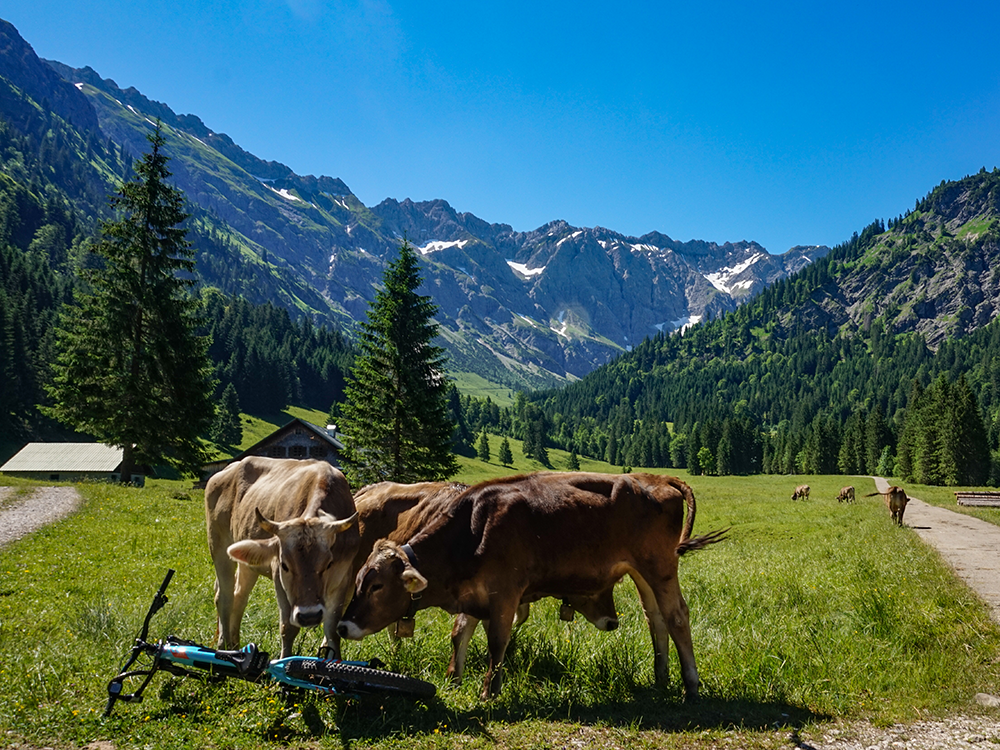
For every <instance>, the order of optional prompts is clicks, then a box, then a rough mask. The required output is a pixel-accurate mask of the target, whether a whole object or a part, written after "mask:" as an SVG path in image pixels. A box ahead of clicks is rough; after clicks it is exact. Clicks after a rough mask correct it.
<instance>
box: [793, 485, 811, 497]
mask: <svg viewBox="0 0 1000 750" xmlns="http://www.w3.org/2000/svg"><path fill="white" fill-rule="evenodd" d="M808 499H809V485H808V484H800V485H799V486H798V487H796V488H795V491H794V492H793V493H792V500H808Z"/></svg>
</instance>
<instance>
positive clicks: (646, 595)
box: [631, 573, 670, 685]
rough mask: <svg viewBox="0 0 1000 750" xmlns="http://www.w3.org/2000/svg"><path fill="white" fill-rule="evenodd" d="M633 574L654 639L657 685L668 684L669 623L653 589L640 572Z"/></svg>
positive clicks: (654, 668)
mask: <svg viewBox="0 0 1000 750" xmlns="http://www.w3.org/2000/svg"><path fill="white" fill-rule="evenodd" d="M631 576H632V580H633V581H635V587H636V589H638V590H639V599H640V600H641V601H642V611H643V614H645V615H646V624H647V625H649V636H650V638H651V639H652V641H653V678H654V680H655V682H656V684H657V685H667V684H669V682H670V651H669V644H670V635H669V631H668V630H667V623H666V622H664V620H663V615H662V614H661V613H660V606H659V604H658V603H657V600H656V594H654V593H653V589H651V588H650V587H649V584H647V583H646V580H645V579H644V578H643V577H642V576H641V575H639V574H638V573H632V574H631Z"/></svg>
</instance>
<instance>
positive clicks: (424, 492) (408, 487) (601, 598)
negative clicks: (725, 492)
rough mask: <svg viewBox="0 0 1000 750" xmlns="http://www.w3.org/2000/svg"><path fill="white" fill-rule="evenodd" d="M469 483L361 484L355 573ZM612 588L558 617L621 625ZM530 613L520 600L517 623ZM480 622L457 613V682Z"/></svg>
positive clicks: (580, 598)
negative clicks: (378, 547) (382, 544)
mask: <svg viewBox="0 0 1000 750" xmlns="http://www.w3.org/2000/svg"><path fill="white" fill-rule="evenodd" d="M468 488H469V487H468V485H465V484H458V483H455V482H418V483H416V484H400V483H398V482H379V483H377V484H370V485H367V486H365V487H362V488H361V489H360V490H358V491H357V492H356V493H354V504H355V506H356V507H357V510H358V529H359V531H360V532H361V543H360V545H359V547H358V553H357V555H356V556H355V564H354V572H355V574H356V573H357V572H358V571H359V570H360V569H361V567H362V566H363V565H364V563H365V561H366V560H367V559H368V555H369V554H370V553H371V551H372V548H373V547H374V545H375V543H376V542H377V541H378V540H379V539H386V538H387V539H389V540H391V541H394V542H398V543H402V542H405V541H406V540H407V539H409V538H410V537H412V536H413V535H414V534H416V533H417V531H419V530H420V528H421V526H422V524H424V523H426V522H427V521H428V520H429V518H433V514H436V513H442V512H447V508H448V505H449V500H454V499H455V498H457V497H458V496H459V495H461V494H462V492H464V491H465V490H467V489H468ZM419 503H425V506H424V509H425V510H426V509H427V508H430V509H432V510H433V513H431V514H428V513H427V512H421V511H418V510H417V509H416V506H417V505H418V504H419ZM613 588H614V587H613V585H612V586H611V587H609V588H608V589H607V590H606V591H601V592H599V593H598V594H596V595H593V596H584V595H576V596H573V595H570V596H567V597H565V598H564V599H563V606H562V608H561V611H560V617H561V618H562V619H564V620H572V619H573V615H574V613H575V612H579V613H580V614H582V615H583V616H584V617H585V618H587V620H588V621H589V622H591V623H592V624H593V625H594V627H596V628H597V629H598V630H614V629H615V628H617V627H618V613H617V612H616V611H615V600H614V592H613ZM538 598H540V597H538ZM536 600H537V598H536ZM529 614H530V603H529V602H527V601H524V602H521V604H520V606H519V607H518V608H517V613H516V615H515V618H514V625H515V626H517V625H520V624H522V623H523V622H524V621H525V620H527V619H528V615H529ZM478 622H479V620H477V619H476V618H474V617H470V616H469V615H465V614H461V613H460V614H458V615H456V617H455V625H454V627H453V628H452V633H451V640H452V655H451V661H450V662H449V664H448V677H449V678H450V679H451V680H452V681H453V682H456V683H458V682H461V681H462V673H463V671H464V667H465V658H466V655H467V653H468V650H469V642H470V641H471V639H472V636H473V634H474V633H475V630H476V625H477V623H478ZM396 633H397V635H401V636H404V637H406V636H412V634H413V619H412V617H409V618H406V617H404V619H403V620H400V621H398V622H397V623H396Z"/></svg>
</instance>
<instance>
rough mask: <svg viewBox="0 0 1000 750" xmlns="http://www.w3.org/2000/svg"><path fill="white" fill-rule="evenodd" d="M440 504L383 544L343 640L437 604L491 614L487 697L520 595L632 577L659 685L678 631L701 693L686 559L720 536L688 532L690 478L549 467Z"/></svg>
mask: <svg viewBox="0 0 1000 750" xmlns="http://www.w3.org/2000/svg"><path fill="white" fill-rule="evenodd" d="M685 508H686V509H687V511H688V513H687V520H686V521H685V517H684V512H685ZM440 509H441V512H439V513H436V514H429V516H432V517H430V518H429V522H428V523H427V524H426V525H424V526H422V527H421V528H420V530H419V531H418V532H417V533H416V534H414V535H413V536H411V537H410V538H409V540H408V541H407V543H406V544H402V545H401V544H398V543H396V542H393V541H390V540H382V541H379V542H378V543H377V544H376V545H375V548H374V549H373V550H372V554H371V555H370V556H369V558H368V560H367V561H366V563H365V565H364V567H362V568H361V570H360V571H359V572H358V576H357V580H356V584H355V594H354V599H353V600H352V601H351V603H350V605H349V606H348V608H347V610H346V611H345V612H344V617H343V618H342V620H341V623H340V633H341V635H342V636H344V637H348V638H352V639H355V640H358V639H361V638H363V637H364V636H366V635H370V634H371V633H375V632H378V631H379V630H381V629H382V628H384V627H385V626H386V625H388V624H389V623H391V622H394V621H396V620H398V619H400V618H401V617H403V616H405V615H407V613H408V612H409V613H412V612H414V611H416V610H418V609H423V608H425V607H431V606H434V607H440V608H442V609H445V610H447V611H449V612H452V613H456V614H457V613H462V614H465V615H469V616H471V617H473V618H476V619H477V620H488V621H489V624H488V626H487V643H488V648H489V653H490V660H489V668H488V670H487V673H486V677H485V679H484V682H483V690H482V697H483V698H484V699H486V698H488V697H490V696H494V695H496V694H497V693H499V691H500V687H501V680H502V678H501V666H502V664H503V658H504V654H505V652H506V649H507V644H508V642H509V640H510V631H511V627H512V624H513V620H514V614H515V611H516V610H517V608H518V606H519V605H520V604H521V602H523V601H532V600H534V599H536V598H539V597H541V596H563V595H566V594H574V595H580V594H582V595H587V596H593V595H597V594H599V593H600V592H603V591H607V590H609V589H610V588H611V587H612V586H613V584H614V583H615V581H617V580H619V579H620V578H621V577H622V576H623V575H626V574H628V575H629V576H631V577H632V579H633V580H634V581H635V583H636V587H637V588H638V590H639V596H640V598H641V600H642V606H643V610H644V611H645V614H646V619H647V621H648V623H649V628H650V634H651V636H652V639H653V651H654V674H655V676H656V681H657V682H658V683H660V684H665V683H666V682H667V680H668V666H669V660H668V651H667V647H668V641H667V639H668V637H670V638H672V639H673V641H674V644H675V645H676V647H677V652H678V655H679V657H680V664H681V673H682V678H683V681H684V687H685V690H686V693H687V695H688V697H689V698H693V697H695V696H697V694H698V687H699V679H698V670H697V667H696V666H695V659H694V649H693V647H692V643H691V629H690V624H689V620H688V608H687V604H686V603H685V601H684V597H683V596H682V594H681V590H680V585H679V582H678V579H677V573H678V570H677V568H678V559H679V555H681V554H683V553H684V552H687V551H691V550H694V549H699V548H700V547H702V546H705V545H707V544H711V543H712V542H714V541H718V540H719V539H720V538H721V533H716V534H712V535H707V536H705V537H698V538H697V539H691V538H690V532H691V528H692V526H693V524H694V515H695V501H694V494H693V493H692V492H691V489H690V487H688V486H687V485H686V484H684V483H683V482H682V481H681V480H679V479H676V478H674V477H665V476H654V475H649V474H623V475H606V474H591V473H582V472H570V473H548V472H541V473H537V474H530V475H526V476H515V477H506V478H503V479H496V480H492V481H488V482H483V483H482V484H479V485H476V486H475V487H472V488H470V489H469V490H467V491H466V492H464V493H462V494H461V495H460V496H458V497H457V498H454V499H452V500H451V501H449V502H448V503H447V504H446V505H445V506H441V508H440ZM428 510H430V509H428Z"/></svg>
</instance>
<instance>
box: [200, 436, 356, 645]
mask: <svg viewBox="0 0 1000 750" xmlns="http://www.w3.org/2000/svg"><path fill="white" fill-rule="evenodd" d="M205 518H206V526H207V530H208V549H209V552H210V553H211V555H212V561H213V563H214V564H215V576H216V582H215V606H216V609H217V611H218V615H219V622H218V627H219V633H218V635H219V638H218V642H219V647H220V648H236V647H238V646H239V642H240V621H241V620H242V619H243V612H244V611H245V610H246V606H247V600H248V598H249V596H250V591H251V590H252V589H253V586H254V584H255V583H256V582H257V578H258V577H259V576H261V575H266V576H268V577H269V578H271V579H272V580H273V581H274V590H275V593H276V594H277V598H278V611H279V614H280V623H281V656H282V657H286V656H291V654H292V646H293V644H294V642H295V636H297V635H298V633H299V629H300V628H305V627H313V626H315V625H319V624H320V623H322V624H323V636H324V638H323V647H324V648H326V649H327V653H328V654H329V653H331V652H332V655H333V657H334V658H339V657H340V636H339V634H338V633H337V624H338V623H339V622H340V615H341V612H343V609H344V605H345V604H346V603H347V600H348V598H349V597H350V593H351V585H352V582H353V580H354V576H353V568H352V563H353V561H354V556H355V552H356V550H357V547H358V543H359V537H358V528H357V524H356V523H355V522H356V520H357V513H356V512H355V509H354V500H353V498H352V497H351V489H350V487H349V486H348V484H347V480H346V479H344V475H343V474H341V473H340V472H339V471H337V469H335V468H333V467H332V466H330V464H328V463H327V462H326V461H313V460H309V461H300V460H296V459H275V458H260V457H257V456H252V457H249V458H244V459H243V460H242V461H238V462H236V463H233V464H230V465H229V466H227V467H226V468H225V469H223V470H222V471H220V472H219V473H218V474H216V475H215V476H213V477H212V478H211V479H209V480H208V484H207V486H206V487H205Z"/></svg>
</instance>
